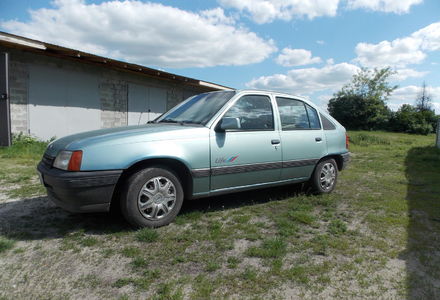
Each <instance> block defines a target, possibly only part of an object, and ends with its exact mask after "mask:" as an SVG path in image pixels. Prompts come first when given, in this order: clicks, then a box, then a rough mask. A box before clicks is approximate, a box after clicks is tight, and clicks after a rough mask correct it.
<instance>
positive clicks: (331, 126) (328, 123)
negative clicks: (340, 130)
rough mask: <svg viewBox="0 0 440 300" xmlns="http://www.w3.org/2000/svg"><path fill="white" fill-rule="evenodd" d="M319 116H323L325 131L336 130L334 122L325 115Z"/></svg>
mask: <svg viewBox="0 0 440 300" xmlns="http://www.w3.org/2000/svg"><path fill="white" fill-rule="evenodd" d="M319 115H320V116H321V120H322V127H323V128H324V130H335V129H336V126H335V124H333V122H332V121H330V120H329V119H327V118H326V117H324V115H323V114H319Z"/></svg>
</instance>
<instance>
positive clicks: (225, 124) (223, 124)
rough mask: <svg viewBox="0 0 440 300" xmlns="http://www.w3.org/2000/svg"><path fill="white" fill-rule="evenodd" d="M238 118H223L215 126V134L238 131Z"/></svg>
mask: <svg viewBox="0 0 440 300" xmlns="http://www.w3.org/2000/svg"><path fill="white" fill-rule="evenodd" d="M240 128H241V126H240V118H227V117H226V118H223V119H221V120H220V122H218V124H217V126H216V128H215V129H216V131H217V132H225V131H226V130H228V129H240Z"/></svg>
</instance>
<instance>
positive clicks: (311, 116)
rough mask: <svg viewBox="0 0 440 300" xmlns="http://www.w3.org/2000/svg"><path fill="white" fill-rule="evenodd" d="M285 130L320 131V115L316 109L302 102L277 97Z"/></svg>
mask: <svg viewBox="0 0 440 300" xmlns="http://www.w3.org/2000/svg"><path fill="white" fill-rule="evenodd" d="M276 100H277V105H278V110H279V112H280V118H281V128H282V129H283V130H299V129H320V128H321V126H320V124H319V119H318V114H317V112H316V110H315V109H314V108H312V107H311V106H309V105H307V104H305V103H304V102H302V101H300V100H295V99H290V98H282V97H277V98H276Z"/></svg>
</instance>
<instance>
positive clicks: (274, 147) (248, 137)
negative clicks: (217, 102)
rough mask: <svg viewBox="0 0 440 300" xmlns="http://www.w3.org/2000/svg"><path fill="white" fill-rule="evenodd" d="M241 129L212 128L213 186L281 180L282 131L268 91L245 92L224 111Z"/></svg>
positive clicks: (225, 115) (213, 188) (220, 187)
mask: <svg viewBox="0 0 440 300" xmlns="http://www.w3.org/2000/svg"><path fill="white" fill-rule="evenodd" d="M223 118H235V119H236V120H237V124H238V127H239V128H238V129H234V130H226V132H215V131H214V130H213V131H212V134H211V137H210V143H211V190H214V191H215V190H221V189H226V188H236V187H244V186H249V185H257V184H263V183H267V182H273V181H278V180H279V178H280V173H281V149H280V144H279V141H280V136H279V131H278V130H275V129H276V128H275V121H274V109H273V105H272V101H271V98H270V97H269V96H267V95H244V96H242V97H241V98H240V99H238V100H237V101H236V102H235V104H234V105H233V106H232V107H231V108H230V109H229V110H228V111H227V112H226V113H225V114H224V115H223Z"/></svg>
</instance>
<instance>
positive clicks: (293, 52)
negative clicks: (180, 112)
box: [0, 0, 440, 113]
mask: <svg viewBox="0 0 440 300" xmlns="http://www.w3.org/2000/svg"><path fill="white" fill-rule="evenodd" d="M0 30H1V31H6V32H10V33H14V34H18V35H23V36H26V37H30V38H34V39H38V40H42V41H45V42H51V43H54V44H58V45H63V46H66V47H71V48H74V49H79V50H83V51H87V52H91V53H95V54H98V55H103V56H108V57H112V58H115V59H120V60H125V61H128V62H133V63H139V64H142V65H146V66H149V67H154V68H159V69H163V70H166V71H169V72H173V73H176V74H179V75H184V76H189V77H193V78H197V79H201V80H206V81H211V82H215V83H219V84H223V85H226V86H230V87H234V88H259V89H270V90H279V91H283V92H287V93H291V94H299V95H303V96H307V97H310V99H311V100H312V101H314V102H315V103H317V104H319V105H321V106H323V107H325V106H326V103H327V101H328V99H330V98H331V96H332V94H333V93H334V92H335V91H337V90H338V89H339V88H340V87H341V86H342V85H343V84H345V83H347V82H348V81H349V80H350V79H351V76H352V75H353V74H354V73H356V72H357V71H358V70H359V68H360V67H368V68H374V67H378V68H381V67H386V66H390V67H392V68H393V69H394V70H395V71H396V74H395V75H394V76H393V77H392V81H393V83H394V84H397V85H398V86H399V88H398V89H397V90H396V91H395V92H394V94H393V95H392V96H391V98H390V99H389V101H388V105H389V106H390V107H391V108H392V109H397V108H398V107H399V106H400V105H401V104H403V103H413V101H414V99H415V98H416V97H417V94H418V93H419V87H420V85H421V84H422V82H423V81H426V83H427V85H428V86H429V92H430V94H431V95H432V98H433V105H434V107H435V109H436V112H437V113H440V1H438V0H217V1H214V0H213V1H208V0H196V1H188V0H163V1H142V2H141V1H124V2H122V1H91V0H55V1H42V0H23V1H19V0H1V1H0Z"/></svg>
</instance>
